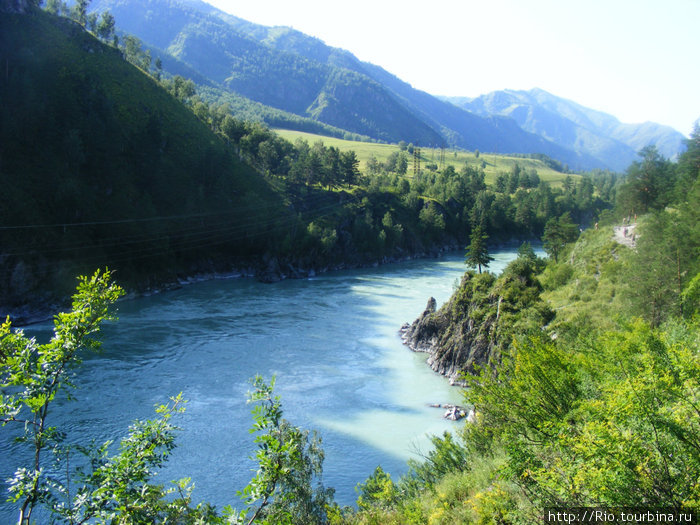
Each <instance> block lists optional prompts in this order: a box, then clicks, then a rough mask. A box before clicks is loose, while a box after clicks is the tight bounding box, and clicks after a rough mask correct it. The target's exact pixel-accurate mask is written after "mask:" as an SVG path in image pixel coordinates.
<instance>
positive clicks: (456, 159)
mask: <svg viewBox="0 0 700 525" xmlns="http://www.w3.org/2000/svg"><path fill="white" fill-rule="evenodd" d="M274 131H275V133H277V134H278V135H279V136H280V137H282V138H284V139H286V140H288V141H290V142H292V143H293V142H294V141H296V140H297V139H303V140H305V141H307V142H308V143H309V144H313V143H314V142H316V141H319V140H320V141H322V142H323V144H324V145H325V146H326V147H330V146H333V147H335V148H338V149H339V150H340V151H348V150H354V151H355V153H356V154H357V158H358V159H359V160H360V169H361V170H364V169H365V168H366V166H367V161H368V160H369V159H370V158H371V157H373V156H374V158H376V159H377V160H378V161H379V162H384V161H385V160H386V159H387V158H388V157H389V155H391V154H392V153H395V152H397V151H400V149H399V146H398V144H378V143H374V142H358V141H353V140H344V139H339V138H334V137H327V136H323V135H315V134H313V133H306V132H303V131H293V130H288V129H275V130H274ZM440 157H441V152H440V150H439V149H437V148H421V168H422V169H425V168H426V165H428V164H437V165H438V166H440V164H441V162H440ZM444 163H445V165H449V166H453V167H454V168H455V170H457V171H459V170H460V169H462V166H464V164H465V163H466V164H469V165H470V166H482V167H483V168H484V172H485V173H486V183H487V184H493V183H494V182H495V180H496V177H497V176H498V175H499V174H500V173H509V172H510V171H511V169H512V168H513V166H514V165H515V164H519V165H520V167H521V168H523V169H528V170H529V169H535V170H537V174H538V175H539V176H540V179H542V180H543V181H547V182H550V183H552V184H553V185H554V186H558V185H560V184H561V183H562V182H563V181H564V179H565V178H566V177H567V176H571V177H572V178H574V179H577V178H578V177H579V175H574V174H567V173H561V172H558V171H555V170H553V169H552V168H550V167H549V166H547V165H546V164H545V163H544V162H542V161H541V160H538V159H530V158H522V157H515V156H509V155H498V154H492V153H480V154H479V155H478V157H477V154H476V153H475V152H473V151H466V150H460V149H445V154H444ZM412 169H413V159H412V156H411V155H409V164H408V170H409V173H411V170H412Z"/></svg>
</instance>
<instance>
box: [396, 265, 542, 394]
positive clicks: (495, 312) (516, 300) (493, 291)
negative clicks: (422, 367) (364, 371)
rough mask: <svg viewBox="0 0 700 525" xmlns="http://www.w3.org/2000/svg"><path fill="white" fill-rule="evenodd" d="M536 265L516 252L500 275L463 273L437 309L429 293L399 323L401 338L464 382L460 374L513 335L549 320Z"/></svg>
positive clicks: (488, 358)
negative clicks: (409, 319) (408, 319)
mask: <svg viewBox="0 0 700 525" xmlns="http://www.w3.org/2000/svg"><path fill="white" fill-rule="evenodd" d="M539 265H540V262H539V261H538V260H537V259H535V258H527V257H519V258H518V259H516V260H515V261H513V262H512V263H511V264H510V265H509V266H508V268H506V270H505V271H504V272H503V274H502V275H501V276H500V277H499V278H498V279H497V278H496V277H495V276H493V275H492V274H489V273H484V274H480V275H477V274H475V273H473V272H467V273H465V274H464V277H463V278H462V282H461V284H460V286H459V288H458V289H457V290H456V291H455V293H454V294H453V295H452V297H451V298H450V300H449V301H448V302H447V303H445V304H444V305H443V306H442V307H441V308H440V309H439V310H437V309H436V307H437V305H436V301H435V299H434V298H432V297H431V298H430V300H429V301H428V304H427V306H426V309H425V311H424V312H423V313H422V314H421V315H420V317H419V318H418V319H416V320H415V321H414V322H413V323H412V324H410V325H409V324H405V325H404V326H403V327H402V328H401V337H402V339H403V340H404V343H405V344H406V345H408V346H409V348H411V349H412V350H413V351H415V352H427V353H428V354H429V355H428V359H427V363H428V365H429V366H430V367H431V368H432V369H433V370H435V371H436V372H438V373H440V374H442V375H445V376H447V377H449V378H450V382H452V383H453V384H462V383H463V380H462V377H463V375H464V374H472V373H475V372H476V370H477V368H478V367H480V366H484V365H487V364H488V363H490V362H492V361H494V362H495V361H498V360H499V359H500V355H501V352H502V351H503V350H504V349H506V348H508V346H509V345H510V342H511V341H512V339H513V337H517V336H521V335H524V334H526V333H527V332H528V331H530V330H539V329H540V328H541V327H542V326H543V325H545V324H546V323H547V322H548V321H549V320H551V318H552V316H553V313H552V312H551V310H550V309H549V308H548V307H547V306H546V305H545V304H544V303H542V302H541V301H540V299H539V295H540V290H541V288H540V284H539V282H538V281H537V279H536V278H535V272H536V270H537V268H538V266H539Z"/></svg>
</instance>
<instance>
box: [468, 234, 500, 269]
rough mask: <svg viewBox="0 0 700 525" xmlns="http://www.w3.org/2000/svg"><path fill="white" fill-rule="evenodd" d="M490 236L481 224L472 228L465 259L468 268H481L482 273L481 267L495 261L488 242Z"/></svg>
mask: <svg viewBox="0 0 700 525" xmlns="http://www.w3.org/2000/svg"><path fill="white" fill-rule="evenodd" d="M488 238H489V236H488V235H486V234H485V233H484V232H483V231H482V229H481V226H477V227H476V228H474V229H473V230H472V232H471V235H470V242H469V246H468V247H467V253H466V255H465V260H464V263H465V264H466V265H467V268H479V273H481V267H482V266H488V265H489V263H490V262H491V261H493V257H491V256H490V255H489V250H488V246H487V244H486V241H487V240H488Z"/></svg>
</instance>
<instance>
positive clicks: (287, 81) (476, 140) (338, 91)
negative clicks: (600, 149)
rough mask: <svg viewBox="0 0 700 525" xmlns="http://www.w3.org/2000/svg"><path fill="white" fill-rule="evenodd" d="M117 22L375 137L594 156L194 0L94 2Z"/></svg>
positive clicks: (219, 77) (282, 106) (586, 162)
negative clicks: (463, 106) (463, 107)
mask: <svg viewBox="0 0 700 525" xmlns="http://www.w3.org/2000/svg"><path fill="white" fill-rule="evenodd" d="M92 8H93V9H94V10H95V11H104V10H109V11H110V12H111V13H112V14H113V15H114V16H115V18H116V20H117V26H118V27H119V28H120V29H121V30H124V31H126V32H128V33H131V34H134V35H136V36H138V37H139V38H141V39H142V40H143V41H144V42H146V43H147V44H148V45H150V46H153V47H155V48H158V49H160V50H162V52H163V53H168V54H170V55H172V56H174V57H176V58H177V59H179V60H180V61H181V62H183V63H185V64H187V66H188V67H190V68H192V69H193V70H195V71H196V72H197V73H198V74H200V75H202V76H204V77H206V78H207V79H208V80H210V81H211V82H213V83H215V84H217V85H218V86H220V87H222V88H224V89H226V90H229V91H232V92H235V93H236V94H238V95H241V96H243V97H247V98H250V99H252V100H254V101H256V102H259V103H261V104H264V105H266V106H271V107H273V108H276V109H278V110H283V111H286V112H290V113H293V114H296V115H299V116H301V117H304V118H310V119H314V120H316V121H319V122H323V123H325V124H328V125H331V126H334V127H336V128H341V129H344V130H348V131H350V132H353V133H357V134H361V135H366V136H369V137H372V138H374V139H379V140H384V141H391V142H398V141H400V140H405V141H407V142H414V143H418V144H422V145H438V146H439V145H449V146H457V147H462V148H466V149H471V150H475V149H479V150H481V151H493V152H502V153H544V154H546V155H549V156H550V157H553V158H556V159H558V160H560V161H562V162H564V163H567V164H569V165H570V166H572V167H575V168H591V167H596V166H600V162H599V161H597V160H596V159H594V158H593V157H590V156H588V155H586V154H585V153H578V152H574V151H572V150H569V149H567V148H564V147H562V146H560V145H557V144H554V143H552V142H550V141H548V140H546V139H544V138H542V137H540V136H538V135H535V134H532V133H529V132H526V131H524V130H523V129H521V128H520V127H519V126H518V125H517V124H516V123H515V122H513V121H512V120H510V119H507V118H503V117H499V116H488V117H486V118H484V117H481V116H478V115H475V114H474V113H471V112H469V111H466V110H463V109H460V108H457V107H455V106H454V105H453V104H450V103H448V102H445V101H442V100H440V99H438V98H436V97H433V96H432V95H429V94H428V93H425V92H422V91H419V90H416V89H414V88H412V87H411V86H410V85H409V84H407V83H405V82H403V81H401V80H400V79H398V78H397V77H395V76H394V75H392V74H390V73H388V72H387V71H385V70H384V69H382V68H380V67H378V66H375V65H373V64H368V63H365V62H361V61H360V60H358V59H357V58H356V57H355V56H354V55H352V54H351V53H349V52H348V51H345V50H341V49H337V48H332V47H330V46H327V45H325V44H324V43H323V42H322V41H320V40H319V39H317V38H313V37H310V36H308V35H305V34H303V33H301V32H299V31H296V30H294V29H291V28H287V27H265V26H261V25H257V24H253V23H251V22H247V21H245V20H242V19H240V18H237V17H235V16H232V15H228V14H226V13H223V12H222V11H219V10H218V9H216V8H214V7H212V6H210V5H209V4H206V3H204V2H201V1H198V0H145V1H141V0H96V1H94V2H93V4H92Z"/></svg>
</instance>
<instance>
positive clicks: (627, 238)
mask: <svg viewBox="0 0 700 525" xmlns="http://www.w3.org/2000/svg"><path fill="white" fill-rule="evenodd" d="M636 229H637V223H636V222H634V223H632V224H627V225H622V226H613V231H614V232H615V235H614V239H615V240H616V241H617V242H619V243H620V244H624V245H625V246H629V247H630V248H635V247H636V245H637V243H636V242H635V239H636V237H637V234H636V232H635V230H636Z"/></svg>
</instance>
